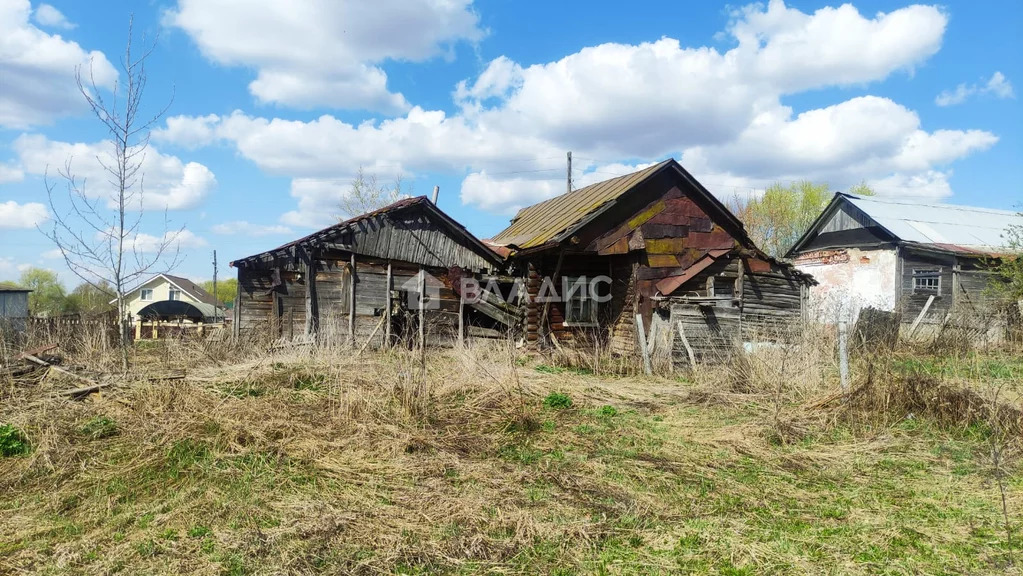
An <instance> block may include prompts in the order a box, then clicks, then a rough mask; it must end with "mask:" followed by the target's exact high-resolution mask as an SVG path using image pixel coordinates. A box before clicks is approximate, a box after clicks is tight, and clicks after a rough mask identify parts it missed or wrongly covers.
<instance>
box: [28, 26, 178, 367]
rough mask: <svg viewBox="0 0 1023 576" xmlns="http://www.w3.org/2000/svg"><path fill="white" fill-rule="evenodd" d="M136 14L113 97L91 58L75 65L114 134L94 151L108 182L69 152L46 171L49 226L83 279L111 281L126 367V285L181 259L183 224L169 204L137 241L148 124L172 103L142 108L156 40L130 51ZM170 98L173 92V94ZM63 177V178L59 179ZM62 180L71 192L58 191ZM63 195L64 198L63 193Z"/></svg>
mask: <svg viewBox="0 0 1023 576" xmlns="http://www.w3.org/2000/svg"><path fill="white" fill-rule="evenodd" d="M133 23H134V17H131V18H129V20H128V43H127V47H126V49H125V52H124V56H123V59H122V60H121V62H120V65H121V71H122V72H123V76H124V77H123V79H118V81H117V83H115V85H114V88H113V92H112V94H111V95H110V97H109V99H105V98H104V96H103V93H102V91H101V90H100V88H99V87H98V86H97V85H96V80H95V77H94V75H93V68H92V64H91V63H90V65H89V69H88V71H87V74H88V76H87V77H85V76H84V75H83V72H84V71H83V68H82V66H78V67H77V68H76V69H75V80H76V81H77V83H78V90H79V92H81V94H82V96H83V97H84V98H85V101H86V102H87V103H88V104H89V107H90V109H91V111H92V113H93V115H94V116H95V117H96V119H97V120H99V121H100V123H101V124H102V125H103V126H104V127H105V128H106V130H107V135H108V136H109V144H110V147H111V148H110V156H109V157H104V156H101V155H97V156H96V161H97V162H99V164H100V166H102V168H103V170H104V171H105V172H106V175H107V183H108V184H109V190H104V189H102V188H103V187H102V186H101V189H100V190H99V191H98V192H94V191H93V189H92V188H87V187H86V179H85V178H80V177H78V176H76V174H75V172H74V170H73V168H72V158H68V159H67V160H66V162H65V163H64V166H63V167H62V168H60V169H58V171H57V172H58V175H59V179H58V181H53V180H51V179H50V176H49V174H48V173H47V176H46V179H45V183H46V192H47V195H48V197H49V203H50V208H51V211H52V212H53V225H52V227H51V228H50V229H49V230H44V233H45V234H46V235H47V236H48V237H49V238H50V240H52V241H53V242H54V243H55V244H56V245H57V247H58V248H59V249H60V252H61V254H62V255H63V257H64V261H65V263H67V266H68V268H70V269H71V271H72V272H74V274H75V275H76V276H78V277H79V278H81V279H82V280H83V281H85V282H87V283H88V284H89V285H91V286H93V287H95V288H97V289H101V290H102V289H104V288H106V289H111V290H113V292H114V295H115V298H116V301H117V315H118V321H119V323H120V328H121V329H120V349H121V363H122V368H124V369H125V370H127V368H128V348H129V346H128V345H129V341H130V335H129V329H130V327H129V324H130V319H129V318H128V317H127V308H126V303H125V301H126V296H127V292H128V290H129V289H130V288H131V287H133V286H134V285H135V284H137V283H138V282H139V281H140V280H141V278H142V277H143V276H146V275H150V274H155V273H158V272H165V271H168V270H171V269H172V268H173V267H174V266H175V265H176V264H177V263H178V257H179V253H178V247H177V243H176V242H175V240H176V238H177V235H178V234H179V233H180V232H181V231H182V230H183V229H184V228H178V229H176V230H171V229H170V227H169V221H168V219H167V212H166V209H165V210H164V212H163V234H162V235H161V236H159V237H158V238H157V239H156V240H155V241H150V242H147V245H145V246H140V245H139V234H140V232H141V230H142V228H143V224H144V223H146V222H145V215H146V210H145V205H144V202H143V198H144V195H145V172H144V170H143V164H144V162H145V155H146V148H147V147H148V146H149V136H150V132H151V130H152V128H153V126H155V125H156V124H157V123H158V122H159V121H160V119H161V118H162V117H163V116H164V114H165V113H166V112H167V110H168V108H169V107H170V102H169V101H168V103H167V104H166V105H165V106H164V107H163V108H161V109H160V110H159V111H158V112H157V113H156V114H153V115H152V116H146V115H145V113H144V112H142V108H143V106H142V105H143V94H144V92H145V88H146V82H147V79H148V77H147V74H146V60H147V59H148V58H149V56H150V55H152V53H153V50H154V48H155V46H156V43H155V42H153V43H152V44H148V45H147V44H146V42H145V37H143V38H142V43H143V45H144V49H143V50H142V52H141V54H139V53H135V52H133V51H132V43H133V40H134V31H133ZM171 100H173V96H172V98H171ZM58 183H60V185H58ZM60 188H63V189H64V190H63V191H64V192H66V196H67V197H66V202H64V200H65V199H64V194H62V193H58V192H59V191H60V190H59V189H60ZM58 197H59V200H60V201H58Z"/></svg>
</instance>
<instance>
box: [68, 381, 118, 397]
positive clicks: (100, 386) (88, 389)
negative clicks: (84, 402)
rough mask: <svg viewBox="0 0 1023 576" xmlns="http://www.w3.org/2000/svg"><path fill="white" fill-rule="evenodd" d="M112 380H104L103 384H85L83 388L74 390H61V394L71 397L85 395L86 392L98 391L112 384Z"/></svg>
mask: <svg viewBox="0 0 1023 576" xmlns="http://www.w3.org/2000/svg"><path fill="white" fill-rule="evenodd" d="M113 385H114V383H113V382H104V383H103V384H95V385H93V386H86V387H85V388H75V389H74V390H65V391H64V392H61V395H62V396H71V397H72V398H75V397H78V396H85V395H86V394H92V393H93V392H99V391H100V390H102V389H104V388H106V387H108V386H113Z"/></svg>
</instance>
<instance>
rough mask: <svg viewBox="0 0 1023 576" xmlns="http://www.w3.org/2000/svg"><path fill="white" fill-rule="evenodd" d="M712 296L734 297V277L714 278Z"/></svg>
mask: <svg viewBox="0 0 1023 576" xmlns="http://www.w3.org/2000/svg"><path fill="white" fill-rule="evenodd" d="M714 296H735V277H732V276H715V277H714Z"/></svg>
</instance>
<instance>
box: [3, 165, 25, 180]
mask: <svg viewBox="0 0 1023 576" xmlns="http://www.w3.org/2000/svg"><path fill="white" fill-rule="evenodd" d="M24 178H25V172H24V171H22V169H21V168H20V167H18V165H17V164H15V163H14V162H0V184H3V183H4V182H19V181H21V180H22V179H24Z"/></svg>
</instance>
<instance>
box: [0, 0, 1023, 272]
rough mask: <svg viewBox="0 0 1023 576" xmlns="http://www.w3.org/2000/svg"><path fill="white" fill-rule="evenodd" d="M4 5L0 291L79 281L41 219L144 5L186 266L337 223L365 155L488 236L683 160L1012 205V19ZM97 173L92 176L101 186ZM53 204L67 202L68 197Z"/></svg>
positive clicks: (158, 213) (780, 7)
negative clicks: (14, 285)
mask: <svg viewBox="0 0 1023 576" xmlns="http://www.w3.org/2000/svg"><path fill="white" fill-rule="evenodd" d="M236 5H237V3H236V2H232V1H229V0H177V1H172V0H162V1H150V2H145V3H140V2H130V1H127V0H122V1H114V0H109V1H97V2H76V1H70V0H68V1H62V0H51V1H50V2H49V3H48V4H44V3H39V2H34V1H33V2H31V3H30V2H29V0H0V245H2V246H3V251H2V253H0V280H7V279H16V278H17V276H18V275H19V274H20V270H22V269H24V268H25V267H26V266H39V267H44V268H51V269H54V270H57V271H58V272H60V274H61V277H62V278H63V279H64V280H65V282H66V283H67V284H68V285H69V287H70V286H73V285H74V284H77V279H76V278H74V277H73V276H72V274H71V273H70V272H69V271H68V270H67V269H66V267H65V266H64V264H63V262H62V260H61V259H60V258H59V257H55V256H57V255H56V254H55V253H54V251H53V248H54V246H53V245H52V244H51V243H50V242H49V241H48V240H47V239H46V237H45V236H44V235H43V234H42V233H40V232H39V231H38V230H37V228H36V227H37V226H41V227H43V228H47V227H49V226H50V225H51V222H52V220H50V219H51V218H52V213H51V212H52V211H51V209H50V207H49V205H48V202H47V195H46V190H45V186H44V182H43V174H44V173H45V172H46V171H47V170H49V171H50V173H51V174H52V173H53V171H54V170H56V169H57V168H58V167H60V166H63V165H64V163H65V162H66V161H67V159H68V157H69V156H70V157H73V159H74V160H73V166H74V168H75V171H76V173H78V174H79V175H85V176H92V178H91V179H90V185H91V186H92V187H91V188H89V190H90V193H92V194H101V193H103V189H102V186H101V185H100V184H99V178H98V176H97V167H96V166H95V160H94V158H95V157H96V155H97V153H102V152H103V150H104V146H105V145H104V139H105V138H106V137H107V135H106V134H105V133H104V132H103V130H102V127H101V126H100V125H99V124H98V123H97V122H96V121H95V119H93V118H91V117H90V116H89V115H88V113H87V112H88V111H87V109H86V108H85V107H84V103H83V101H82V99H81V96H80V95H79V94H78V93H77V90H76V87H75V84H74V69H75V66H76V65H79V64H81V63H83V62H89V61H90V60H91V62H92V66H93V70H94V71H95V72H96V77H97V79H98V83H99V84H100V85H101V88H100V90H101V93H103V94H107V95H109V90H110V88H112V86H113V83H114V81H115V80H116V79H117V78H123V77H124V75H123V72H122V73H120V75H118V72H117V69H116V66H117V63H118V59H119V58H120V55H121V53H122V52H123V50H124V46H125V39H126V34H127V21H128V16H129V13H130V12H132V11H133V10H134V11H135V32H136V42H137V43H141V41H142V40H141V36H142V35H143V34H144V35H146V37H147V38H149V39H153V38H156V39H157V40H156V44H155V49H154V52H153V54H152V57H151V59H150V60H149V62H148V69H149V84H148V88H147V100H146V105H147V107H148V109H149V111H155V110H156V109H158V108H159V107H160V106H161V105H163V104H165V103H166V102H167V101H168V100H169V99H170V96H171V94H173V103H172V105H171V108H170V110H169V112H168V114H167V116H166V117H165V118H164V120H163V121H162V122H161V123H160V124H159V125H158V127H157V129H156V130H155V132H154V134H153V138H152V141H151V144H150V149H149V150H148V152H147V164H146V168H145V172H146V182H147V188H146V203H147V205H148V206H149V207H150V208H151V209H150V210H149V211H148V212H147V214H146V218H145V224H144V228H143V229H142V230H140V232H141V234H143V236H142V237H141V238H139V239H138V240H137V245H138V246H140V248H142V249H143V250H144V249H146V246H147V244H151V243H152V238H153V237H159V236H161V235H162V234H163V233H164V231H165V226H164V222H163V214H164V212H163V209H164V208H166V214H167V217H168V219H169V220H170V222H171V229H172V230H176V229H178V228H179V227H182V226H183V227H184V228H185V232H184V233H183V234H181V235H179V236H177V237H176V241H177V243H178V244H179V245H180V249H181V253H182V255H184V260H183V262H182V263H181V264H180V265H179V266H178V268H177V269H176V273H178V274H182V275H186V276H190V277H192V278H193V279H195V280H202V279H207V278H210V277H211V276H212V269H211V266H210V264H209V262H210V260H211V255H212V251H213V250H214V249H216V250H217V252H218V257H219V260H220V262H221V274H222V275H223V274H227V275H230V274H231V273H232V271H231V270H230V269H227V267H226V262H228V261H229V260H231V259H234V258H238V257H242V256H246V255H249V254H252V253H255V252H259V251H262V250H264V249H267V248H270V247H273V246H276V245H279V244H281V243H283V242H286V241H288V240H291V239H293V238H295V237H298V236H300V235H304V234H306V233H308V232H309V231H311V230H313V229H315V228H318V227H322V226H324V225H326V224H329V223H330V221H331V219H332V217H334V216H335V215H336V214H337V213H338V212H339V208H338V198H339V197H340V195H342V194H344V193H345V192H346V190H347V189H348V186H349V183H350V181H351V179H352V177H353V175H354V174H355V173H356V172H357V170H358V169H359V168H360V166H361V167H362V168H363V170H364V171H365V172H366V173H367V174H374V175H376V176H377V178H378V179H379V180H380V181H382V182H387V181H391V180H392V179H393V178H394V177H395V176H396V175H398V174H400V175H402V177H403V179H404V181H405V182H406V183H407V184H410V185H411V186H412V192H413V193H414V194H429V193H430V191H431V190H432V188H433V186H434V185H439V186H440V187H441V193H440V202H439V204H440V206H441V208H443V209H444V210H446V211H447V212H448V213H450V214H451V215H452V216H454V217H455V218H456V219H458V220H460V221H462V222H463V223H465V224H466V225H467V226H468V227H469V229H470V230H471V231H473V232H474V233H476V234H477V235H479V236H481V237H487V236H490V235H493V234H494V233H496V232H497V231H499V230H500V229H502V228H503V227H504V226H505V225H506V224H507V222H508V219H509V218H510V217H511V215H513V214H514V212H515V210H516V209H517V208H518V207H521V206H524V205H528V204H531V203H533V202H536V201H539V200H542V199H544V198H547V197H550V196H552V195H555V194H558V193H561V192H563V191H564V188H565V181H564V180H565V160H564V157H565V152H566V151H568V150H572V151H573V156H574V158H575V165H574V168H575V170H574V174H573V177H574V181H575V182H576V184H577V185H583V184H587V183H591V182H595V181H599V180H602V179H605V178H609V177H612V176H615V175H618V174H623V173H626V172H629V171H631V170H633V169H635V168H637V167H641V166H644V165H647V164H649V163H652V162H656V161H658V160H661V159H663V158H666V157H669V156H672V157H675V158H677V159H679V160H680V161H681V162H682V164H683V165H685V166H686V167H687V168H688V169H689V170H690V171H691V172H693V173H694V175H696V177H697V178H698V179H700V180H701V181H702V182H703V183H704V184H705V185H706V186H707V187H708V188H709V189H710V190H711V191H713V192H714V193H715V194H718V195H719V196H720V197H722V198H724V199H729V198H732V197H735V196H743V195H747V194H750V193H756V192H757V191H760V190H763V189H764V188H765V187H767V186H769V185H770V184H771V183H773V182H783V183H784V182H789V181H793V180H798V179H809V180H814V181H821V182H828V183H829V184H830V185H831V186H832V188H833V189H836V190H841V189H843V188H846V187H848V186H850V185H852V184H855V183H859V182H861V181H865V182H867V183H869V184H871V185H872V186H873V187H874V188H875V189H876V190H877V192H878V193H879V194H881V195H886V196H899V197H908V198H914V199H917V200H919V201H920V202H935V201H937V202H949V203H959V204H970V205H978V206H985V207H993V208H1006V209H1009V208H1013V207H1015V206H1018V205H1019V204H1020V202H1023V162H1021V159H1023V135H1021V128H1023V112H1021V110H1023V109H1021V107H1020V101H1019V95H1018V94H1017V89H1016V85H1017V83H1018V82H1019V79H1020V78H1021V77H1023V58H1021V57H1020V54H1023V40H1021V38H1023V5H1021V4H1020V3H1019V2H1015V1H1005V2H996V1H991V2H975V1H973V2H946V3H943V4H941V5H927V4H921V5H911V4H906V3H899V2H879V1H869V2H868V1H859V2H855V3H853V4H846V5H840V4H828V3H824V2H796V1H793V2H787V3H782V2H769V3H761V4H750V5H744V4H741V3H736V4H727V5H726V4H716V5H715V4H713V3H711V2H699V3H697V2H686V3H681V2H668V1H664V2H658V1H648V2H642V3H630V4H629V5H628V6H627V7H626V5H624V4H622V3H619V2H599V1H590V2H524V1H517V2H510V1H507V0H504V1H500V0H483V1H480V2H472V1H470V0H436V1H433V2H420V3H409V2H405V1H403V0H375V1H373V2H354V1H353V2H347V3H341V2H333V1H330V0H308V1H305V2H282V1H280V0H252V1H250V2H247V3H245V5H246V8H245V10H244V11H239V10H238V9H237V8H236V7H235V6H236ZM93 184H95V185H93ZM57 207H58V209H60V208H61V207H62V205H61V203H60V201H58V203H57Z"/></svg>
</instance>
